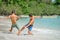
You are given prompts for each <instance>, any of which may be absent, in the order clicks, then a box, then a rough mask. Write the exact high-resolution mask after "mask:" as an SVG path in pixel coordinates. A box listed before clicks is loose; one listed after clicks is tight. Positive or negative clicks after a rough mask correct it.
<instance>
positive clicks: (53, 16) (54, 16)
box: [0, 15, 58, 18]
mask: <svg viewBox="0 0 60 40" xmlns="http://www.w3.org/2000/svg"><path fill="white" fill-rule="evenodd" d="M20 16H21V17H29V16H28V15H20ZM4 17H6V16H0V18H4ZM36 17H38V16H36ZM40 17H42V18H57V17H58V15H52V16H40Z"/></svg>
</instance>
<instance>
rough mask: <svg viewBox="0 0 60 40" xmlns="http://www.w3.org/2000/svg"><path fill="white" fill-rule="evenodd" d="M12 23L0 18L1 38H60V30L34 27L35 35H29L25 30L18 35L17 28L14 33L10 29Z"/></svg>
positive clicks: (29, 39) (43, 39) (24, 39)
mask: <svg viewBox="0 0 60 40" xmlns="http://www.w3.org/2000/svg"><path fill="white" fill-rule="evenodd" d="M10 25H11V23H10V22H9V21H7V20H2V19H1V20H0V40H60V31H59V32H58V31H54V30H53V31H52V30H51V31H50V30H45V29H33V30H32V32H33V35H27V34H26V30H25V31H23V32H22V33H21V35H19V36H18V35H16V32H17V29H14V30H13V32H12V33H10V32H9V31H8V30H9V28H10Z"/></svg>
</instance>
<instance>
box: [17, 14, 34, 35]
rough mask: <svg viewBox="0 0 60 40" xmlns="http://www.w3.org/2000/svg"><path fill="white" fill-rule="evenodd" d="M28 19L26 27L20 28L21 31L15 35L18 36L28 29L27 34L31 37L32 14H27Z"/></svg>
mask: <svg viewBox="0 0 60 40" xmlns="http://www.w3.org/2000/svg"><path fill="white" fill-rule="evenodd" d="M29 17H30V21H29V23H28V24H27V25H25V26H23V27H22V28H21V30H19V31H18V33H17V35H19V34H20V33H21V32H22V31H23V30H24V29H25V28H28V34H29V35H31V34H32V32H31V30H32V27H33V24H34V16H33V15H32V14H29Z"/></svg>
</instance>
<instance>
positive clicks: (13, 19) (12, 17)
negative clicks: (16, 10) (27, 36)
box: [9, 14, 18, 24]
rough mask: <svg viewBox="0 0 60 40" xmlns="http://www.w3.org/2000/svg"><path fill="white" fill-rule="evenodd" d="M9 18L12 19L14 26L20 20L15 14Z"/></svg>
mask: <svg viewBox="0 0 60 40" xmlns="http://www.w3.org/2000/svg"><path fill="white" fill-rule="evenodd" d="M9 18H10V19H11V21H12V24H15V23H16V21H17V19H18V16H16V15H15V14H12V15H10V16H9Z"/></svg>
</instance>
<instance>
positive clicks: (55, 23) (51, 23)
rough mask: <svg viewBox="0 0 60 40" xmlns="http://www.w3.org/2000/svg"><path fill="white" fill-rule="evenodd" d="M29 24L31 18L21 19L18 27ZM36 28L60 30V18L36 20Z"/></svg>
mask: <svg viewBox="0 0 60 40" xmlns="http://www.w3.org/2000/svg"><path fill="white" fill-rule="evenodd" d="M28 22H29V18H20V19H19V20H18V22H17V23H18V26H19V27H22V26H24V25H25V24H27V23H28ZM33 27H34V28H39V29H52V30H60V16H58V17H57V18H35V22H34V26H33Z"/></svg>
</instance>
